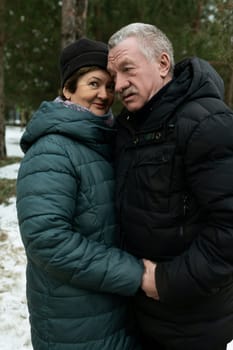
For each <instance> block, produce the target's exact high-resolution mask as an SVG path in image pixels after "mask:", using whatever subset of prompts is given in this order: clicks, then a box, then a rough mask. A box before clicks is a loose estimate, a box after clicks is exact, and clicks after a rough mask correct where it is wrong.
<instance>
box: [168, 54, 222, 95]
mask: <svg viewBox="0 0 233 350" xmlns="http://www.w3.org/2000/svg"><path fill="white" fill-rule="evenodd" d="M174 83H175V85H180V86H181V88H182V85H183V84H184V87H186V91H185V90H184V89H182V90H183V91H182V93H183V96H184V98H185V99H188V100H190V99H196V98H201V97H214V98H218V99H223V98H224V83H223V80H222V78H221V77H220V75H219V74H218V73H217V72H216V70H215V69H214V68H213V67H212V66H211V65H210V64H209V63H208V62H207V61H205V60H203V59H200V58H197V57H193V58H190V59H184V60H183V61H181V62H179V63H178V64H177V65H176V66H175V71H174ZM176 88H177V86H176ZM178 90H179V89H178Z"/></svg>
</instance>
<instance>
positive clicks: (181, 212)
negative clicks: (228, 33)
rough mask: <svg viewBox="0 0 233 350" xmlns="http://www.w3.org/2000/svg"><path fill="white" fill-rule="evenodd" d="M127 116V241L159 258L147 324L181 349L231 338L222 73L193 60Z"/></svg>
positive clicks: (123, 229)
mask: <svg viewBox="0 0 233 350" xmlns="http://www.w3.org/2000/svg"><path fill="white" fill-rule="evenodd" d="M118 121H119V123H118V126H119V131H118V140H117V149H116V153H117V162H116V163H117V179H118V180H117V198H118V201H117V202H118V217H119V222H120V234H121V238H122V242H123V244H124V247H125V248H126V249H127V250H128V251H129V252H131V253H133V254H135V255H136V256H138V257H145V258H149V259H151V260H153V261H156V262H157V263H158V264H157V271H156V283H157V287H158V292H159V295H160V301H159V302H156V301H154V300H152V299H149V298H147V297H146V296H145V295H144V294H143V293H139V294H138V296H137V298H136V304H137V308H136V309H137V314H138V321H139V323H140V324H141V327H142V328H143V329H144V331H145V332H146V333H149V334H150V335H153V336H155V337H157V338H158V339H159V340H160V341H162V342H165V343H166V344H168V345H172V346H173V347H174V348H175V349H176V348H177V349H183V348H186V349H189V350H190V349H201V345H200V344H202V345H203V344H205V349H211V346H212V345H213V344H215V345H216V343H218V342H219V343H224V342H229V341H230V340H231V339H232V338H233V113H232V111H231V110H230V109H229V108H228V107H227V106H226V105H225V104H224V102H223V83H222V80H221V78H220V77H219V76H218V74H217V73H216V72H215V71H214V69H213V68H212V67H211V66H210V65H209V64H208V63H207V62H205V61H203V60H200V59H198V58H192V59H187V60H184V61H182V62H181V63H179V64H178V65H177V66H176V69H175V74H174V79H173V80H172V81H171V82H170V83H169V84H168V85H167V86H166V87H165V88H163V89H162V90H161V91H160V92H159V93H158V94H157V95H156V96H154V98H152V100H151V101H150V102H149V103H148V104H147V105H146V106H144V108H143V109H142V110H140V111H139V112H137V113H136V114H134V115H130V114H128V113H123V114H122V115H121V116H120V117H119V118H118ZM208 346H209V347H208Z"/></svg>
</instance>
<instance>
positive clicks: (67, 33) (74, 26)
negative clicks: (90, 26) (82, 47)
mask: <svg viewBox="0 0 233 350" xmlns="http://www.w3.org/2000/svg"><path fill="white" fill-rule="evenodd" d="M87 7H88V0H63V2H62V29H61V48H62V49H63V48H64V47H65V46H67V45H69V44H71V43H72V42H74V41H75V40H77V39H78V38H80V37H82V36H84V35H85V34H86V18H87Z"/></svg>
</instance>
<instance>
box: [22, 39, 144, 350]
mask: <svg viewBox="0 0 233 350" xmlns="http://www.w3.org/2000/svg"><path fill="white" fill-rule="evenodd" d="M107 55H108V50H107V46H106V45H105V44H104V43H102V42H97V41H93V40H89V39H87V38H82V39H80V40H79V41H76V42H74V43H73V44H71V45H69V46H68V47H66V48H65V49H64V50H63V51H62V53H61V59H60V63H61V79H62V84H61V87H62V90H61V96H60V97H57V98H56V99H55V100H54V101H52V102H43V103H42V104H41V106H40V107H39V109H38V111H37V112H36V113H35V114H34V115H33V117H32V119H31V121H30V123H29V124H28V126H27V128H26V131H25V133H24V135H23V136H22V139H21V148H22V150H23V151H24V153H25V157H24V159H23V160H22V163H21V166H20V170H19V174H18V180H17V212H18V220H19V226H20V233H21V237H22V240H23V243H24V246H25V251H26V255H27V261H28V263H27V300H28V308H29V313H30V323H31V334H32V344H33V348H34V349H35V350H49V349H53V350H130V349H139V347H138V345H137V343H136V341H135V339H134V337H133V336H132V335H131V331H132V329H131V327H126V325H128V318H127V309H126V302H127V296H130V295H134V294H135V293H136V292H137V290H138V288H139V287H140V285H141V280H142V275H143V265H142V263H141V262H140V261H138V260H137V259H136V258H134V257H133V256H131V255H129V254H128V253H126V252H123V251H121V250H120V249H118V248H117V239H116V238H117V237H116V225H115V216H114V211H115V208H114V171H113V164H112V149H111V143H112V140H113V138H114V134H115V131H114V129H113V128H112V124H113V116H112V113H111V110H110V107H111V105H112V103H113V99H114V85H113V81H112V79H111V77H110V75H109V73H108V72H107V70H106V66H107ZM128 328H129V329H128Z"/></svg>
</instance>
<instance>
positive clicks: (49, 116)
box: [20, 101, 115, 153]
mask: <svg viewBox="0 0 233 350" xmlns="http://www.w3.org/2000/svg"><path fill="white" fill-rule="evenodd" d="M108 118H109V115H108V114H106V115H105V116H102V117H98V116H95V115H94V114H92V113H91V112H89V111H75V110H73V109H70V108H67V107H64V106H63V105H62V104H61V103H57V102H54V101H52V102H42V104H41V105H40V107H39V109H38V110H37V111H36V112H35V113H34V115H33V116H32V119H31V120H30V122H29V123H28V125H27V127H26V130H25V132H24V134H23V136H22V138H21V141H20V146H21V149H22V151H23V152H24V153H26V152H27V150H28V149H29V148H30V147H31V146H32V144H33V143H35V142H36V141H37V140H38V139H39V138H41V137H43V136H45V135H49V134H59V135H63V136H67V137H69V138H72V139H74V140H77V141H79V142H81V143H82V144H86V145H87V146H88V147H89V148H92V149H95V150H96V151H98V150H99V151H100V153H102V152H103V151H106V152H108V151H107V149H109V148H110V147H109V144H110V141H111V140H112V139H113V136H114V135H115V130H114V129H112V128H110V127H108V126H107V125H106V124H105V121H106V120H107V119H108ZM104 149H105V150H104Z"/></svg>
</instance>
